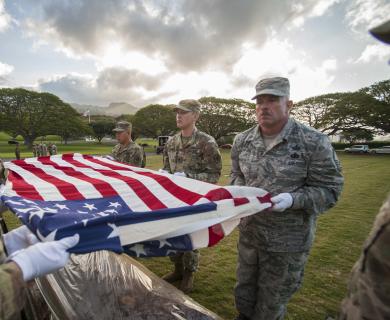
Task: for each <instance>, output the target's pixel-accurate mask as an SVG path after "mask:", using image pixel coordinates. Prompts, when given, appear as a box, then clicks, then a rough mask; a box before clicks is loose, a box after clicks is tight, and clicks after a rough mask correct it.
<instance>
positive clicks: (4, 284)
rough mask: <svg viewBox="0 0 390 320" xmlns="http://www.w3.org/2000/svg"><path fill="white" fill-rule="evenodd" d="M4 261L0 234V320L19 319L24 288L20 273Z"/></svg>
mask: <svg viewBox="0 0 390 320" xmlns="http://www.w3.org/2000/svg"><path fill="white" fill-rule="evenodd" d="M4 260H5V254H4V248H3V243H2V241H1V232H0V319H19V315H20V314H19V312H20V311H21V309H22V308H23V305H24V301H25V294H26V286H25V283H24V281H23V279H22V276H21V273H20V271H19V270H18V269H16V268H15V266H13V265H11V264H8V263H6V264H3V263H4Z"/></svg>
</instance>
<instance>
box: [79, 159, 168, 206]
mask: <svg viewBox="0 0 390 320" xmlns="http://www.w3.org/2000/svg"><path fill="white" fill-rule="evenodd" d="M85 158H86V159H87V160H89V161H91V162H94V163H96V164H101V162H102V161H99V160H97V159H95V158H93V157H88V156H86V157H85ZM94 170H96V171H97V172H100V173H101V174H103V175H105V176H107V177H111V178H116V179H119V180H121V181H123V182H125V183H126V184H127V185H128V186H129V187H130V188H131V189H132V190H133V191H134V192H135V194H136V195H137V196H138V197H139V198H140V199H141V200H142V201H143V202H144V203H145V204H146V205H147V206H148V207H149V208H150V209H151V210H157V209H165V208H167V207H166V205H165V204H164V203H162V202H161V201H160V200H159V199H158V198H157V197H156V196H155V195H154V194H153V193H152V192H151V191H150V190H149V189H148V188H147V187H145V185H144V184H143V183H142V182H140V181H138V180H137V179H134V178H131V177H126V176H122V175H121V174H119V173H117V172H115V171H111V170H102V169H94ZM115 170H119V169H115ZM121 170H123V168H121Z"/></svg>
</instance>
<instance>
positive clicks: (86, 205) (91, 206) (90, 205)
mask: <svg viewBox="0 0 390 320" xmlns="http://www.w3.org/2000/svg"><path fill="white" fill-rule="evenodd" d="M83 208H87V209H88V210H90V211H92V210H94V209H95V210H97V209H96V207H95V205H94V204H89V203H86V204H85V205H84V206H83Z"/></svg>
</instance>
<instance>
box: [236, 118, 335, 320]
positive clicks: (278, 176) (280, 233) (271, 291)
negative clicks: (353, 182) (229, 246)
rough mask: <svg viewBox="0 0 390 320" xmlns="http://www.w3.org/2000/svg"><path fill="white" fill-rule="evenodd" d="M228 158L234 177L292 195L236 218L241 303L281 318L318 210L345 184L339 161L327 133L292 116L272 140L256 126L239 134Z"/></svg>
mask: <svg viewBox="0 0 390 320" xmlns="http://www.w3.org/2000/svg"><path fill="white" fill-rule="evenodd" d="M231 158H232V173H231V184H233V185H242V186H244V185H245V186H252V187H261V188H263V189H265V190H267V191H269V192H270V193H271V194H272V195H277V194H279V193H282V192H286V193H290V194H291V195H292V197H293V205H292V207H291V208H290V209H287V210H286V211H284V212H271V211H267V212H262V213H258V214H255V215H253V216H250V217H247V218H244V219H242V221H241V223H240V226H239V230H240V238H239V243H238V251H239V257H238V267H237V284H236V287H235V299H236V307H237V310H238V311H239V312H240V314H243V315H245V316H247V317H249V318H252V319H267V320H271V319H282V318H283V316H284V314H285V308H286V304H287V302H288V300H289V299H290V297H291V296H292V294H293V293H294V292H295V291H296V290H297V289H298V288H299V286H300V284H301V282H302V277H303V270H304V265H305V263H306V260H307V257H308V252H309V249H310V247H311V245H312V242H313V238H314V232H315V227H316V220H317V216H318V214H319V213H321V212H324V211H325V210H327V209H329V208H330V207H332V206H333V205H334V204H335V203H336V201H337V199H338V196H339V194H340V192H341V189H342V185H343V177H342V174H341V167H340V163H339V161H338V159H337V156H336V154H335V152H334V150H333V148H332V146H331V144H330V142H329V139H328V137H327V136H326V135H324V134H322V133H320V132H318V131H316V130H314V129H312V128H309V127H307V126H304V125H303V124H300V123H299V122H297V121H295V120H293V119H291V118H289V120H288V122H287V123H286V125H285V126H284V128H283V129H282V131H281V132H280V134H279V135H278V136H277V137H276V138H275V140H274V142H273V143H271V144H270V145H269V146H268V148H266V147H265V144H264V141H263V138H262V135H261V133H260V128H259V126H255V127H253V128H251V129H249V130H247V131H245V132H242V133H240V134H238V135H237V136H236V138H235V141H234V144H233V148H232V152H231Z"/></svg>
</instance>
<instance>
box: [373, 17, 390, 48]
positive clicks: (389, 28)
mask: <svg viewBox="0 0 390 320" xmlns="http://www.w3.org/2000/svg"><path fill="white" fill-rule="evenodd" d="M370 32H371V34H372V35H373V36H374V37H375V38H377V39H378V40H381V41H383V42H385V43H388V44H390V20H389V21H386V22H385V23H382V24H381V25H379V26H377V27H375V28H373V29H371V30H370Z"/></svg>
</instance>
